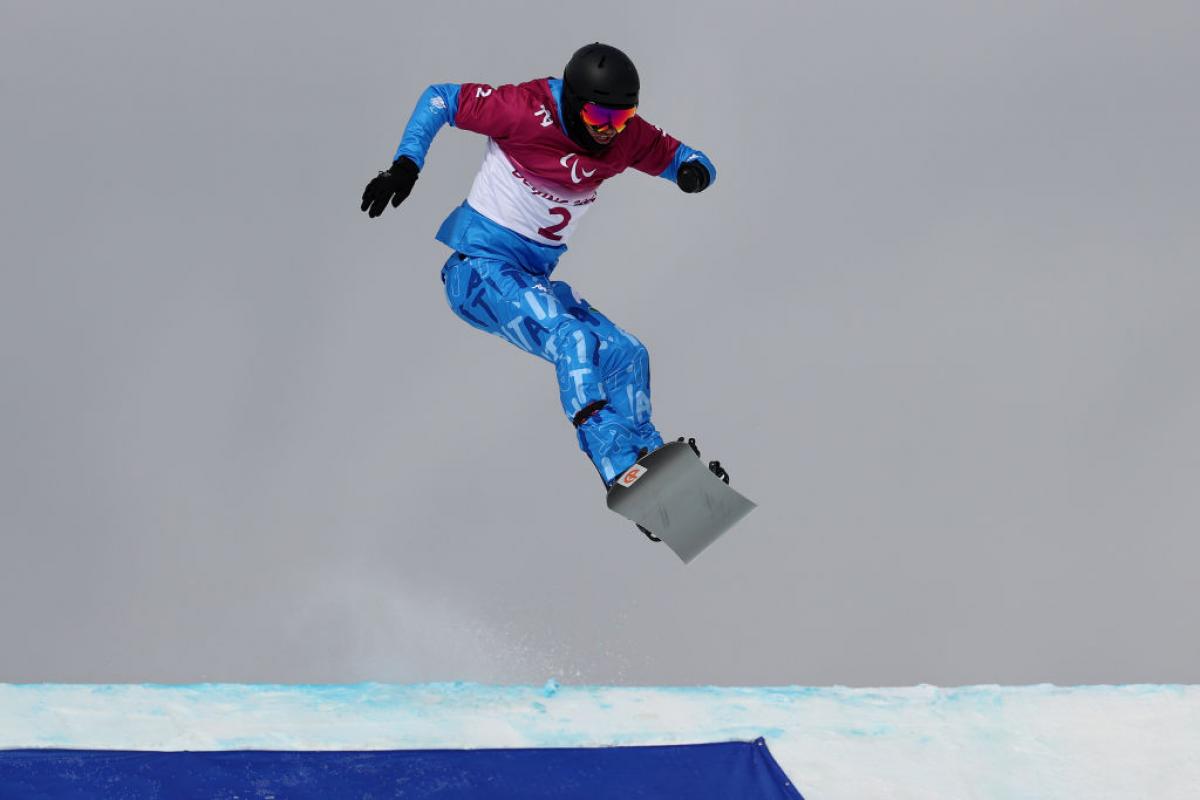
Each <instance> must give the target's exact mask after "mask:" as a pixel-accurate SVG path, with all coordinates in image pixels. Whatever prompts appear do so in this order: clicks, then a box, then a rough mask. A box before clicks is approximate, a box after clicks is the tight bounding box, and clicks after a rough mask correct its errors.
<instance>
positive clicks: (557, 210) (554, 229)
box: [538, 206, 571, 242]
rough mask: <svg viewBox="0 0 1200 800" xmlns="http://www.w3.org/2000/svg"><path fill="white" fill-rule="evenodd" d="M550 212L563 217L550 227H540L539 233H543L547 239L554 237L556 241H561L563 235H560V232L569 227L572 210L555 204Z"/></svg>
mask: <svg viewBox="0 0 1200 800" xmlns="http://www.w3.org/2000/svg"><path fill="white" fill-rule="evenodd" d="M550 213H551V214H553V215H555V216H557V217H562V221H561V222H559V223H557V224H555V225H551V226H550V227H548V228H538V233H539V234H541V235H542V236H544V237H546V238H547V239H552V240H554V241H556V242H560V241H562V237H561V236H559V235H558V232H559V231H561V230H562V229H563V228H565V227H567V225H568V224H570V222H571V212H570V211H568V210H567V209H565V208H563V207H562V206H555V207H554V208H552V209H550Z"/></svg>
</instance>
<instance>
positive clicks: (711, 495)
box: [608, 442, 756, 564]
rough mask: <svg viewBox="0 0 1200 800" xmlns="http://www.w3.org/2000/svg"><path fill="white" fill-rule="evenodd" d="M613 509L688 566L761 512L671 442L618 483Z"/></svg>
mask: <svg viewBox="0 0 1200 800" xmlns="http://www.w3.org/2000/svg"><path fill="white" fill-rule="evenodd" d="M608 507H609V508H610V509H612V510H613V511H615V512H617V513H618V514H620V515H621V516H623V517H625V518H626V519H628V520H630V521H631V522H635V523H637V524H638V525H641V526H642V527H644V528H646V529H647V530H648V531H650V532H651V533H653V534H654V535H655V536H657V537H658V538H660V539H662V540H663V542H665V543H666V545H667V546H668V547H670V548H671V549H672V550H673V551H675V555H677V556H679V557H680V558H681V559H682V560H683V563H685V564H686V563H688V562H690V561H691V560H692V559H693V558H695V557H696V556H698V555H700V553H701V552H702V551H703V550H704V548H706V547H708V546H709V545H710V544H712V543H713V542H715V541H716V540H717V539H719V538H720V537H721V535H722V534H724V533H725V531H727V530H729V529H730V528H732V527H733V526H734V525H735V524H736V523H737V522H738V520H740V519H741V518H742V517H744V516H746V515H747V514H749V513H750V512H751V511H753V510H754V508H755V507H756V506H755V504H754V503H753V502H751V501H750V500H747V499H746V498H745V497H743V496H742V495H741V494H740V493H739V492H738V491H737V490H735V489H733V488H731V487H730V486H729V485H727V484H726V483H725V482H724V481H723V480H721V479H720V478H718V477H717V476H716V475H714V474H713V473H712V472H711V471H709V469H708V466H707V464H706V462H704V461H701V460H700V459H699V458H697V457H696V453H695V452H694V451H693V450H692V448H691V447H690V446H689V445H688V444H687V443H686V442H668V443H667V444H665V445H663V446H662V447H660V448H659V449H657V450H655V451H654V452H653V453H650V454H649V455H647V456H643V457H642V459H641V460H640V461H638V463H637V464H635V465H634V466H633V467H631V468H630V469H629V470H628V471H626V472H625V473H624V474H622V475H621V477H620V478H618V479H617V482H616V483H614V484H613V485H612V487H611V488H610V489H609V490H608Z"/></svg>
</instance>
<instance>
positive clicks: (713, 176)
mask: <svg viewBox="0 0 1200 800" xmlns="http://www.w3.org/2000/svg"><path fill="white" fill-rule="evenodd" d="M685 161H699V162H700V163H701V164H703V165H704V168H705V169H706V170H708V185H709V186H712V185H713V184H714V183H716V182H717V168H716V167H714V166H713V163H712V161H711V160H710V159H709V157H708V156H706V155H704V153H701V152H700V151H699V150H693V149H692V148H690V147H688V146H687V145H686V144H684V143H683V142H680V143H679V147H678V148H677V149H676V150H675V158H673V159H671V163H670V164H668V165H667V168H666V169H664V170H663V171H662V172H660V173H658V176H659V177H660V178H666V179H667V180H669V181H670V182H671V183H674V182H675V178H676V176H678V175H679V166H680V165H681V164H683V163H684V162H685Z"/></svg>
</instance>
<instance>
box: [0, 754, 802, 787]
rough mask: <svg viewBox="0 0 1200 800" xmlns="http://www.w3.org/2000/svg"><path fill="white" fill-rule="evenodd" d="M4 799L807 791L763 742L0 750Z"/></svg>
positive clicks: (0, 784) (0, 778)
mask: <svg viewBox="0 0 1200 800" xmlns="http://www.w3.org/2000/svg"><path fill="white" fill-rule="evenodd" d="M0 797H3V798H47V799H48V800H58V799H59V798H89V799H90V798H105V800H135V798H136V800H142V798H164V800H165V799H166V798H170V799H171V800H175V799H176V798H223V799H225V800H233V798H255V800H271V798H274V799H275V800H285V799H286V800H290V799H291V798H314V800H316V799H317V798H319V799H320V800H330V798H335V799H336V798H368V797H369V798H387V797H400V798H405V799H406V800H426V799H427V798H430V799H436V800H478V799H479V798H487V800H537V799H538V798H547V799H548V798H554V799H555V800H565V799H568V798H569V799H571V800H574V799H575V798H580V799H581V800H601V799H603V800H617V798H620V800H631V799H636V800H680V798H688V800H730V798H736V799H737V800H803V798H801V796H800V792H799V791H797V789H796V788H795V787H794V786H792V783H791V781H789V780H788V778H787V776H786V775H785V774H784V773H783V770H782V769H780V768H779V765H778V764H777V763H776V762H775V759H774V758H773V757H772V756H771V753H770V751H769V750H768V749H767V744H766V742H765V741H763V740H762V739H758V740H757V741H754V742H724V743H718V744H695V745H665V746H653V747H587V748H547V749H511V750H373V751H319V752H316V751H311V752H310V751H303V752H301V751H267V750H231V751H217V752H202V753H199V752H198V753H191V752H179V753H160V752H148V751H135V750H0Z"/></svg>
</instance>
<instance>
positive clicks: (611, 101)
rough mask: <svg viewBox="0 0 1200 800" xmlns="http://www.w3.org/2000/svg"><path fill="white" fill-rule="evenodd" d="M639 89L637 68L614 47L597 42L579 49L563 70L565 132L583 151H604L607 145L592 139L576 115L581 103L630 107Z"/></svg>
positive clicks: (635, 102)
mask: <svg viewBox="0 0 1200 800" xmlns="http://www.w3.org/2000/svg"><path fill="white" fill-rule="evenodd" d="M640 88H641V84H640V82H639V81H638V73H637V67H635V66H634V65H633V62H632V61H630V60H629V56H627V55H625V54H624V53H622V52H621V51H620V50H618V49H617V48H615V47H613V46H612V45H608V44H600V43H599V42H595V43H593V44H589V45H584V46H583V47H581V48H579V49H578V50H576V51H575V55H573V56H571V60H570V61H568V62H567V66H566V68H565V69H564V70H563V113H564V116H565V117H566V120H565V121H566V124H567V135H569V136H570V137H571V140H572V141H573V142H575V144H577V145H579V146H580V147H582V148H584V149H585V150H589V151H591V152H596V151H599V150H603V149H604V147H605V146H606V145H601V144H598V143H597V142H596V141H595V140H594V139H592V137H591V136H589V135H588V132H587V129H586V128H585V127H584V124H583V121H582V120H581V119H580V118H579V112H580V111H582V110H583V105H584V103H599V104H600V105H602V106H613V107H615V108H630V107H632V106H636V105H637V104H638V90H639V89H640Z"/></svg>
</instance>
